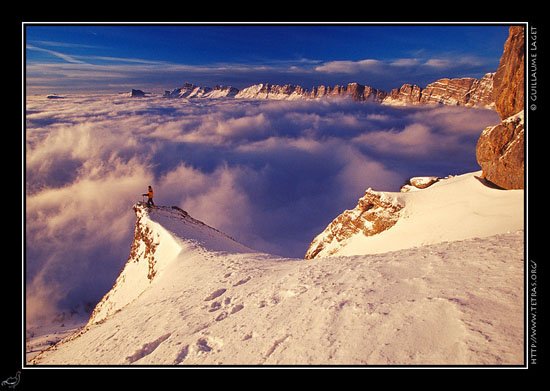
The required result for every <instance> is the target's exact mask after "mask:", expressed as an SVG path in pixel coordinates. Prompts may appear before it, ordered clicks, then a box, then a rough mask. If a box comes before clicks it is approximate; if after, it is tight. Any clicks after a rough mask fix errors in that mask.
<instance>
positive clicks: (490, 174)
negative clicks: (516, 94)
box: [476, 110, 525, 189]
mask: <svg viewBox="0 0 550 391" xmlns="http://www.w3.org/2000/svg"><path fill="white" fill-rule="evenodd" d="M524 133H525V131H524V127H523V110H521V111H520V112H519V113H517V114H516V115H514V116H511V117H509V118H507V119H506V120H504V121H502V122H501V123H500V124H498V125H496V126H490V127H488V128H486V129H485V130H484V131H483V133H482V134H481V136H480V137H479V140H478V142H477V148H476V157H477V161H478V163H479V165H480V166H481V167H482V168H483V175H484V176H485V178H486V179H488V180H489V181H491V182H493V183H494V184H496V185H498V186H500V187H502V188H504V189H523V188H524V169H525V168H524V159H525V156H524V137H525V135H524Z"/></svg>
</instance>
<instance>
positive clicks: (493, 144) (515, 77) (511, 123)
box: [476, 26, 525, 189]
mask: <svg viewBox="0 0 550 391" xmlns="http://www.w3.org/2000/svg"><path fill="white" fill-rule="evenodd" d="M524 41H525V36H524V28H523V27H522V26H512V27H510V31H509V36H508V39H507V40H506V43H505V44H504V53H503V54H502V57H501V59H500V64H499V67H498V69H497V72H496V74H495V77H494V87H493V90H494V101H495V106H496V107H495V108H496V110H497V112H498V113H499V115H500V118H501V119H502V122H501V123H500V124H499V125H496V126H491V127H488V128H486V129H485V130H484V131H483V132H482V133H481V136H480V137H479V140H478V143H477V148H476V157H477V162H478V163H479V165H480V166H481V168H482V170H483V174H482V175H483V176H484V177H485V178H486V179H487V180H489V181H491V182H493V183H494V184H496V185H498V186H500V187H502V188H504V189H523V188H524V159H525V156H524V145H525V144H524V125H523V104H524V102H523V100H524V86H525V84H524V69H525V68H524V48H525V44H524Z"/></svg>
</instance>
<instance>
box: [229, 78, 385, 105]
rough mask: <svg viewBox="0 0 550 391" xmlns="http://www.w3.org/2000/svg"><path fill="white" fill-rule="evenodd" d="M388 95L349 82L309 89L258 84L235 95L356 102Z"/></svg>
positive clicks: (374, 100)
mask: <svg viewBox="0 0 550 391" xmlns="http://www.w3.org/2000/svg"><path fill="white" fill-rule="evenodd" d="M385 96H386V93H385V92H384V91H382V90H378V89H376V88H373V87H370V86H364V85H362V84H359V83H349V84H348V85H347V86H340V85H336V86H334V87H331V86H324V85H320V86H316V87H313V88H312V89H311V90H307V89H305V88H303V87H302V86H295V85H291V84H286V85H282V86H281V85H277V84H269V83H265V84H256V85H253V86H250V87H247V88H244V89H242V90H241V91H239V93H238V94H237V95H236V96H235V98H238V99H274V100H298V99H324V98H350V99H352V100H354V101H356V102H364V101H371V102H381V101H382V100H383V99H384V98H385Z"/></svg>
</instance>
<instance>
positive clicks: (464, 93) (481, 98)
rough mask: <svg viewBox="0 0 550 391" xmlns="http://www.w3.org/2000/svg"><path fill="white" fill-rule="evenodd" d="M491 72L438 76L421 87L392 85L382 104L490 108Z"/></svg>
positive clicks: (491, 91) (491, 92) (491, 105)
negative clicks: (395, 86)
mask: <svg viewBox="0 0 550 391" xmlns="http://www.w3.org/2000/svg"><path fill="white" fill-rule="evenodd" d="M493 76H494V74H493V73H487V74H486V75H485V76H483V77H482V78H481V79H474V78H471V77H464V78H459V79H447V78H445V79H440V80H437V81H435V82H433V83H430V84H428V85H427V86H426V88H424V89H422V88H420V87H419V86H417V85H412V84H403V85H402V86H401V88H395V89H393V90H392V91H391V93H390V94H389V95H388V96H387V97H386V98H385V99H384V100H383V102H382V103H384V104H388V105H395V106H405V105H422V104H444V105H451V106H467V107H487V108H489V107H493V106H494V102H493Z"/></svg>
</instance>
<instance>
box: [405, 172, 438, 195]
mask: <svg viewBox="0 0 550 391" xmlns="http://www.w3.org/2000/svg"><path fill="white" fill-rule="evenodd" d="M438 181H439V177H436V176H417V177H413V178H411V179H409V180H408V181H407V183H405V184H404V185H403V186H401V190H400V191H401V192H402V193H406V192H408V191H411V190H422V189H426V188H428V187H430V186H431V185H433V184H434V183H436V182H438Z"/></svg>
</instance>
